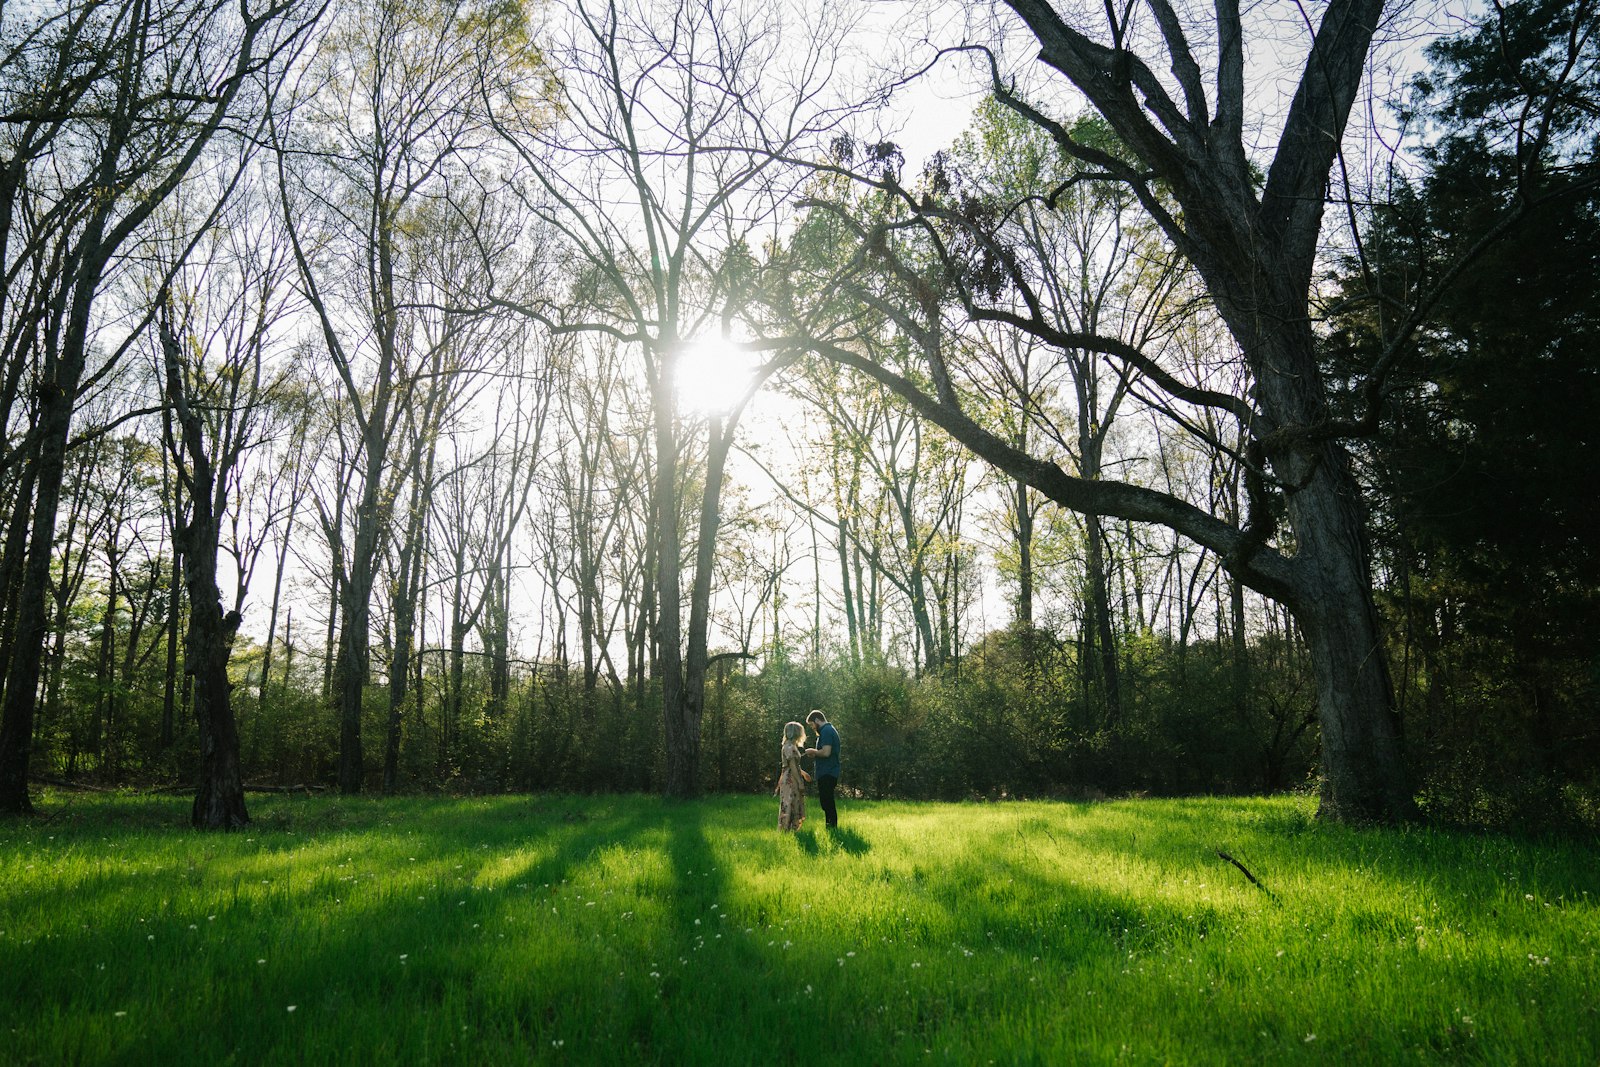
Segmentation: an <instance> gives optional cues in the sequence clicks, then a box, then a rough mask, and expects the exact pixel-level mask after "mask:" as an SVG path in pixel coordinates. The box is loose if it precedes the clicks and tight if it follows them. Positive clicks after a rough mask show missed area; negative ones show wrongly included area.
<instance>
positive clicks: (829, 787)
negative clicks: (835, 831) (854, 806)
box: [817, 774, 839, 826]
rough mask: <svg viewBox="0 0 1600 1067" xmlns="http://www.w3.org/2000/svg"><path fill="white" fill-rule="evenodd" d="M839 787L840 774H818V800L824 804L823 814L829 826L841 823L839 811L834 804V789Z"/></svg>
mask: <svg viewBox="0 0 1600 1067" xmlns="http://www.w3.org/2000/svg"><path fill="white" fill-rule="evenodd" d="M838 787H839V776H838V775H836V774H819V775H817V800H818V801H819V802H820V803H821V804H822V816H823V818H824V819H825V820H826V821H827V823H828V825H829V826H838V825H839V812H838V810H837V809H836V808H835V807H834V806H833V791H834V790H835V789H837V788H838Z"/></svg>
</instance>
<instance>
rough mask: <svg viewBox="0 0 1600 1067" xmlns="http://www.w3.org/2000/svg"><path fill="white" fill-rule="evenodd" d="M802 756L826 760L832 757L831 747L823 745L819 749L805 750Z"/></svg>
mask: <svg viewBox="0 0 1600 1067" xmlns="http://www.w3.org/2000/svg"><path fill="white" fill-rule="evenodd" d="M804 755H806V756H807V757H810V758H813V759H815V758H817V757H821V758H822V759H827V758H828V757H829V756H831V755H833V746H832V745H823V746H822V747H821V748H808V749H806V750H805V753H804Z"/></svg>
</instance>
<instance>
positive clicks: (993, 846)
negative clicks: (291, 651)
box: [0, 793, 1600, 1067]
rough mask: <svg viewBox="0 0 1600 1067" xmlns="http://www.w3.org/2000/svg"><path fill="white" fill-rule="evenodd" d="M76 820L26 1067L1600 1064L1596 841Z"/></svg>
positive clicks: (724, 801) (10, 972) (1088, 818)
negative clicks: (231, 831) (223, 825)
mask: <svg viewBox="0 0 1600 1067" xmlns="http://www.w3.org/2000/svg"><path fill="white" fill-rule="evenodd" d="M39 800H40V809H41V811H42V812H43V813H44V815H43V816H42V817H36V818H33V819H30V820H27V821H21V822H18V821H8V822H0V983H3V993H0V1033H3V1035H4V1041H3V1042H0V1062H5V1063H39V1064H80V1063H94V1064H98V1063H159V1064H166V1065H175V1064H191V1063H192V1064H208V1065H209V1064H222V1063H247V1064H261V1063H283V1064H319V1063H330V1064H332V1063H336V1064H348V1063H372V1064H384V1065H388V1067H392V1065H396V1064H413V1063H440V1062H443V1063H471V1064H480V1063H491V1064H493V1063H508V1064H510V1063H527V1062H544V1063H567V1062H572V1063H619V1064H620V1063H626V1064H633V1063H730V1064H744V1063H751V1064H754V1063H772V1062H801V1061H806V1062H810V1061H813V1060H818V1061H819V1062H823V1061H833V1062H840V1063H859V1064H885V1063H908V1064H930V1063H957V1064H984V1063H988V1062H991V1061H992V1062H994V1063H997V1064H1027V1063H1038V1064H1074V1063H1101V1062H1119V1063H1120V1062H1127V1063H1218V1064H1263V1063H1294V1062H1337V1063H1340V1064H1356V1063H1385V1064H1387V1063H1400V1062H1469V1063H1477V1062H1483V1063H1507V1064H1557V1063H1567V1064H1584V1065H1594V1064H1596V1063H1600V1014H1597V1005H1600V955H1597V953H1600V914H1597V908H1596V904H1597V902H1600V848H1597V847H1596V846H1593V845H1584V844H1574V843H1572V842H1558V843H1543V842H1528V841H1520V840H1515V839H1508V838H1504V837H1492V836H1472V835H1465V834H1456V833H1447V832H1442V831H1431V830H1421V829H1417V830H1406V831H1353V830H1347V829H1343V828H1339V827H1331V826H1325V825H1321V824H1318V823H1316V822H1315V821H1314V820H1313V819H1312V817H1311V813H1312V809H1313V805H1312V802H1311V801H1309V800H1307V799H1304V798H1279V799H1270V800H1187V801H1156V800H1138V801H1122V802H1114V803H1101V804H1091V805H1076V804H1060V803H1009V804H999V805H972V804H911V803H887V802H878V803H874V802H865V801H862V802H855V803H851V802H848V801H846V802H844V803H843V804H842V818H843V821H844V831H843V832H842V833H840V834H837V835H829V834H827V833H825V832H823V831H821V830H820V829H819V830H817V831H815V832H813V831H811V830H809V829H808V830H806V831H802V832H801V833H800V834H797V835H780V834H779V833H778V832H777V831H776V830H775V829H774V825H775V821H776V812H777V804H776V801H774V800H771V799H769V798H761V797H719V798H713V799H708V800H705V801H702V802H697V803H689V804H683V803H668V802H665V801H662V800H660V799H656V798H652V797H606V798H590V797H583V798H577V797H499V798H493V799H475V800H439V799H415V798H411V799H402V800H378V799H362V800H359V801H348V800H333V799H287V798H281V799H280V798H274V799H270V800H268V799H262V798H259V797H257V798H252V814H253V815H254V816H255V818H256V820H257V822H256V825H255V826H254V827H253V828H252V829H251V830H250V831H248V832H245V833H241V834H236V835H231V836H217V835H203V834H198V833H196V832H194V831H191V830H188V829H187V828H185V826H184V821H185V818H186V814H187V809H188V802H187V800H185V799H182V798H178V799H172V798H162V799H152V798H145V797H127V798H116V799H105V798H100V797H95V798H92V799H91V798H85V797H82V796H77V795H69V794H61V793H46V794H45V795H43V796H42V797H40V798H39ZM811 814H812V817H813V820H816V819H817V816H818V813H817V812H816V811H815V810H813V811H812V813H811ZM1219 849H1220V850H1223V851H1226V852H1228V853H1229V854H1231V855H1232V856H1234V857H1235V858H1236V859H1238V860H1239V861H1240V862H1241V863H1243V864H1244V865H1245V866H1246V867H1247V868H1249V869H1250V871H1252V872H1253V873H1254V874H1255V875H1256V876H1257V877H1258V878H1259V879H1260V880H1261V881H1262V883H1264V884H1265V886H1266V890H1263V889H1261V888H1258V887H1257V886H1254V885H1251V884H1250V883H1249V882H1248V881H1247V880H1246V879H1245V877H1244V875H1243V874H1242V873H1241V872H1240V871H1239V870H1238V869H1237V868H1236V867H1234V866H1232V865H1230V864H1228V863H1225V862H1224V861H1222V860H1221V859H1219V858H1218V856H1217V850H1219ZM819 1049H822V1050H827V1053H828V1054H827V1055H826V1056H824V1057H822V1058H821V1059H820V1060H819V1059H818V1056H817V1053H818V1051H819Z"/></svg>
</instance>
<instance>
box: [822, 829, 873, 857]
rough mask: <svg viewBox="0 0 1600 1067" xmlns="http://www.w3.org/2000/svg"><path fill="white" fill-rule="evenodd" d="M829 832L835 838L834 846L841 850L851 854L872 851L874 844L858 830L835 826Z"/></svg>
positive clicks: (862, 853)
mask: <svg viewBox="0 0 1600 1067" xmlns="http://www.w3.org/2000/svg"><path fill="white" fill-rule="evenodd" d="M827 833H828V836H829V837H830V838H832V839H833V843H834V846H835V847H836V848H838V849H839V851H840V852H844V853H848V854H849V855H851V856H864V855H866V854H867V853H868V852H871V851H872V845H871V844H870V843H869V842H868V841H867V839H866V838H864V837H862V836H861V833H860V831H858V830H853V829H850V828H848V827H846V828H844V829H841V828H839V827H837V826H835V827H832V828H831V829H829V830H828V831H827Z"/></svg>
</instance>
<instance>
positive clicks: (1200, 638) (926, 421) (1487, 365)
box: [0, 0, 1600, 828]
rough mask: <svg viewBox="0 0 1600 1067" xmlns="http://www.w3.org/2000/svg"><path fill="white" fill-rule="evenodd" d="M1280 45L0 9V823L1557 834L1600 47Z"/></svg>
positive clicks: (1441, 42)
mask: <svg viewBox="0 0 1600 1067" xmlns="http://www.w3.org/2000/svg"><path fill="white" fill-rule="evenodd" d="M866 7H873V6H872V5H866ZM1087 10H1088V9H1087V8H1086V9H1085V11H1087ZM1317 11H1318V12H1320V14H1319V15H1318V17H1317V18H1316V20H1315V22H1314V24H1313V23H1312V22H1310V21H1302V19H1303V18H1305V19H1309V18H1310V16H1309V15H1307V14H1306V13H1305V12H1304V11H1302V10H1301V9H1298V8H1296V9H1293V10H1290V11H1287V12H1284V11H1278V10H1277V9H1276V8H1275V7H1273V6H1272V5H1269V6H1268V8H1266V9H1253V10H1241V7H1240V5H1239V4H1238V3H1237V2H1236V0H1219V2H1218V3H1217V4H1216V5H1215V6H1214V8H1213V7H1211V6H1209V5H1208V6H1206V7H1205V8H1204V10H1201V9H1200V8H1195V9H1193V10H1190V9H1189V8H1187V7H1182V6H1178V7H1174V6H1173V5H1171V4H1169V3H1167V2H1166V0H1149V2H1148V3H1145V4H1138V5H1127V7H1126V8H1125V9H1116V10H1114V9H1113V8H1111V7H1107V8H1106V9H1105V10H1103V11H1099V12H1091V13H1089V14H1085V13H1083V12H1077V11H1076V10H1075V9H1074V10H1072V11H1069V10H1068V5H1061V6H1060V7H1054V6H1052V5H1050V4H1047V3H1042V2H1035V0H1006V2H1005V3H1004V4H999V5H995V6H994V7H993V8H991V7H989V6H987V5H969V6H968V7H967V8H965V9H963V10H958V11H952V10H947V9H944V8H942V7H939V6H937V5H931V4H928V5H919V4H914V3H908V4H906V5H904V6H903V8H896V9H895V10H894V13H893V14H892V15H891V16H886V15H885V14H884V12H883V11H882V10H878V9H877V8H876V7H873V10H871V11H867V10H863V9H860V8H859V7H858V5H850V4H843V3H839V4H821V5H813V4H792V5H786V4H776V5H753V4H743V3H739V2H737V0H677V2H669V3H662V4H645V5H638V6H635V5H620V6H618V5H607V4H602V3H597V2H591V0H551V2H550V3H548V4H543V5H528V6H524V5H523V4H521V3H519V2H517V0H350V2H348V3H343V4H337V5H335V4H330V3H326V2H325V0H260V2H259V3H253V4H247V3H240V2H238V0H169V2H164V3H150V2H148V0H62V2H61V3H58V4H33V5H22V4H8V5H5V6H4V7H3V8H0V269H3V271H4V284H3V286H0V418H3V421H4V437H3V443H0V694H3V698H0V699H3V704H0V710H3V723H0V810H4V811H7V812H12V813H23V812H27V811H29V810H31V808H32V801H31V799H30V782H38V781H46V782H61V781H70V782H72V783H76V784H80V785H84V786H91V787H92V786H120V785H134V786H140V787H158V788H174V789H185V790H192V791H194V793H195V795H196V799H195V806H194V820H195V823H196V824H197V825H200V826H207V827H220V828H230V827H235V826H240V825H244V824H245V823H247V822H248V820H249V814H248V808H247V794H246V788H245V787H246V784H247V783H248V784H249V785H252V786H275V787H283V786H291V785H293V786H306V787H311V788H330V789H338V790H340V791H343V792H345V793H355V792H362V791H383V792H415V791H424V790H456V791H496V790H545V789H551V790H555V789H559V790H578V791H587V790H634V791H660V792H664V793H666V794H668V795H670V796H678V797H683V796H692V795H695V794H697V793H700V792H703V791H708V790H751V789H759V788H770V786H771V783H772V781H773V779H774V776H775V772H776V769H777V767H776V764H777V751H778V740H779V734H780V730H781V728H782V725H783V723H785V722H786V721H789V720H791V719H802V718H804V716H805V713H806V712H807V711H808V710H809V709H811V708H822V709H825V710H826V711H827V712H828V714H829V716H830V718H831V719H832V720H833V721H835V722H836V723H837V724H838V725H839V729H840V731H841V734H842V735H843V737H844V738H845V748H846V749H847V754H846V767H845V775H844V786H845V787H846V788H848V789H853V790H858V791H860V793H861V794H862V795H865V796H900V797H941V798H962V797H990V798H997V797H1004V796H1050V795H1060V796H1072V797H1095V796H1100V795H1108V794H1125V793H1135V792H1148V793H1152V794H1191V793H1219V792H1220V793H1256V792H1265V791H1279V790H1286V789H1297V788H1303V789H1308V790H1315V791H1317V792H1318V793H1319V794H1320V796H1321V809H1322V812H1323V814H1324V815H1325V816H1327V817H1330V818H1337V819H1344V820H1350V821H1358V822H1361V821H1373V820H1375V821H1401V820H1409V819H1412V818H1416V817H1418V816H1419V815H1420V816H1426V817H1430V818H1436V819H1445V820H1451V821H1459V822H1465V823H1471V824H1482V825H1495V826H1520V827H1535V826H1537V827H1552V828H1559V827H1570V826H1594V825H1597V824H1600V724H1597V722H1596V718H1595V708H1596V707H1597V698H1600V626H1597V625H1596V624H1597V623H1600V611H1597V607H1600V604H1597V599H1600V539H1597V537H1596V536H1595V533H1594V531H1595V530H1596V529H1597V528H1600V525H1597V524H1600V499H1597V496H1596V494H1595V493H1594V491H1593V489H1592V482H1593V474H1592V472H1593V470H1595V469H1596V467H1597V465H1600V442H1597V440H1596V437H1595V434H1594V430H1593V426H1594V418H1593V412H1595V411H1596V410H1600V303H1597V301H1596V296H1595V294H1596V293H1600V184H1597V181H1600V163H1597V160H1600V68H1597V62H1600V14H1597V10H1596V7H1595V5H1594V4H1593V3H1592V2H1590V0H1576V2H1573V0H1523V2H1522V3H1519V4H1515V5H1510V6H1506V7H1503V8H1501V7H1497V8H1495V9H1492V10H1488V9H1486V10H1482V11H1476V12H1475V13H1473V14H1472V16H1471V17H1470V18H1451V19H1446V18H1443V17H1442V16H1438V15H1428V16H1424V15H1420V14H1417V13H1415V12H1413V11H1410V10H1405V11H1401V10H1398V9H1394V10H1385V5H1384V4H1383V3H1382V2H1381V0H1329V2H1328V3H1326V4H1324V5H1318V7H1317ZM1058 12H1059V13H1058ZM962 102H965V103H962ZM968 103H970V108H968V107H967V106H966V104H968ZM957 104H961V106H957ZM930 112H938V114H936V115H930ZM949 115H957V116H958V121H957V122H949V121H946V119H947V118H948V116H949ZM930 128H937V130H938V132H937V134H934V135H930V134H928V133H927V132H926V131H927V130H928V129H930Z"/></svg>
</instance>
